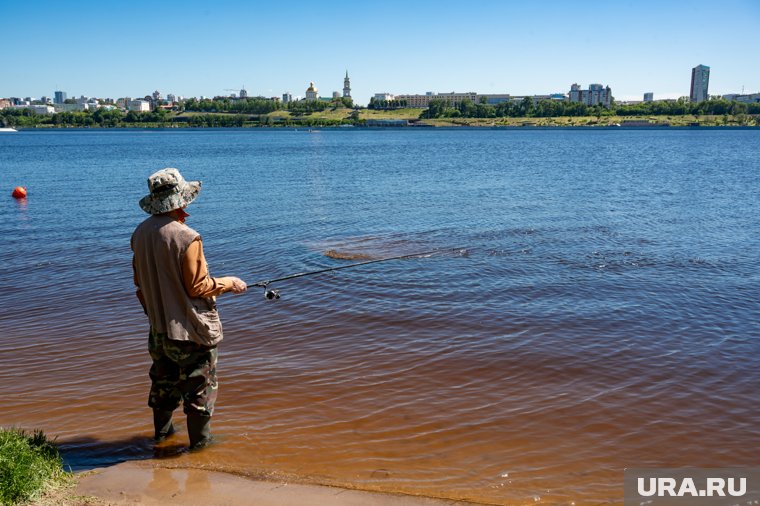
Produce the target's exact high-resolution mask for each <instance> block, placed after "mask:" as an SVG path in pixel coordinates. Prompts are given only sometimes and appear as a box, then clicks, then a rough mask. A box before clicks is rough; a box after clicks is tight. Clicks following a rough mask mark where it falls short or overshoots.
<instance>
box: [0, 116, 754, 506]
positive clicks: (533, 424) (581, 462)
mask: <svg viewBox="0 0 760 506" xmlns="http://www.w3.org/2000/svg"><path fill="white" fill-rule="evenodd" d="M759 160H760V131H758V130H729V129H721V130H707V129H703V130H696V129H694V130H677V129H657V130H626V129H567V130H565V129H557V130H529V129H526V130H434V129H429V130H428V129H420V130H417V129H400V130H360V129H335V130H328V129H325V130H321V131H312V132H307V131H293V130H284V129H282V130H192V131H184V130H183V131H173V130H166V131H118V130H104V131H103V130H101V131H98V130H92V131H21V132H19V133H15V134H13V133H11V134H2V135H0V192H2V195H4V197H3V198H2V199H0V202H2V203H1V204H0V235H1V237H2V241H0V285H1V286H2V290H1V291H0V306H2V307H3V311H2V313H0V381H2V385H3V391H4V396H3V397H4V399H5V401H4V403H5V408H4V409H3V411H2V415H0V425H3V426H9V425H16V426H22V427H26V428H29V429H33V428H39V429H43V430H44V431H45V432H46V433H47V434H49V435H51V436H55V437H57V438H58V442H59V443H61V447H62V449H63V451H64V456H65V459H66V462H67V464H68V465H70V466H71V467H72V468H73V469H88V468H92V467H97V466H103V465H109V464H112V463H115V462H119V461H123V460H131V459H156V460H160V461H161V462H159V464H160V465H165V466H176V467H203V468H209V469H217V470H223V471H228V472H233V473H238V474H242V475H246V476H253V477H269V478H290V479H297V480H300V481H305V482H311V483H325V484H334V485H342V486H348V487H355V488H362V489H370V490H383V491H398V492H405V493H411V494H421V495H430V496H437V497H445V498H455V499H470V500H474V501H479V502H484V503H492V504H536V503H539V504H571V503H575V504H578V505H580V504H598V503H605V502H609V503H621V502H622V487H623V485H622V483H623V470H624V468H626V467H674V466H679V467H680V466H695V467H743V466H751V465H756V464H757V448H758V443H759V442H760V408H758V406H760V389H758V385H760V368H758V363H757V357H758V352H759V351H760V341H759V340H758V338H760V326H759V325H758V322H760V297H759V295H760V275H759V274H758V265H760V233H759V232H760V205H759V203H760V178H759V177H758V175H759V169H760V162H759ZM163 167H178V168H179V169H180V170H181V171H182V172H183V174H184V175H185V176H186V177H187V178H188V179H201V180H203V182H204V184H203V191H202V192H201V194H200V197H199V198H198V199H197V200H196V202H194V203H193V204H192V205H191V206H190V207H189V208H188V211H189V212H190V214H191V217H190V218H189V219H188V222H187V223H188V224H189V225H190V226H191V227H193V228H195V229H196V230H198V231H199V232H200V233H201V234H202V235H203V238H204V247H205V251H206V256H207V258H208V260H209V265H210V269H211V273H212V275H217V276H221V275H238V276H240V277H242V278H243V279H245V280H247V281H248V282H254V281H257V280H263V279H271V278H275V277H279V276H283V275H288V274H292V273H297V272H303V271H310V270H317V269H323V268H327V267H332V266H341V265H346V264H348V263H350V262H351V260H350V258H356V259H365V258H383V257H385V256H395V255H404V254H410V253H416V252H420V251H429V250H438V252H437V253H435V254H432V255H428V256H425V257H421V258H415V259H408V260H398V261H392V262H386V263H377V264H372V265H367V266H364V267H359V268H355V269H346V270H341V271H336V272H332V273H328V274H323V275H318V276H310V277H304V278H300V279H298V280H293V281H288V282H282V283H279V284H275V285H274V286H275V287H276V288H280V289H281V293H282V298H281V299H279V300H276V301H267V300H265V298H264V297H263V292H262V291H261V290H259V289H251V290H249V292H248V293H246V294H244V295H239V296H233V295H231V294H228V295H224V296H222V297H221V298H220V301H219V305H220V311H221V313H222V318H223V321H224V323H225V339H224V341H223V343H222V344H221V345H220V363H219V371H218V372H219V380H220V391H219V400H218V404H217V410H216V413H215V419H214V420H215V421H214V431H215V432H216V434H217V435H218V436H219V437H220V443H219V444H217V445H216V446H213V447H211V448H209V449H208V450H206V451H204V452H200V453H197V454H188V453H186V451H185V449H186V444H187V442H186V432H185V431H184V430H183V431H182V432H181V433H180V435H179V437H177V438H174V439H173V440H172V441H171V442H170V443H169V444H167V445H164V446H162V447H161V448H158V449H156V450H154V448H153V445H152V442H151V440H150V436H151V435H152V423H151V415H150V410H149V408H148V407H147V392H148V388H149V379H148V375H147V372H148V368H149V358H148V354H147V350H146V346H147V324H146V319H145V317H144V315H143V314H142V311H141V309H140V306H139V304H138V302H137V300H136V299H135V297H134V287H133V285H132V278H131V264H130V262H131V252H130V249H129V237H130V234H131V233H132V230H133V229H134V227H135V226H136V225H137V224H138V223H139V222H140V221H141V220H143V219H144V218H145V216H146V215H145V214H144V213H143V212H142V211H141V210H140V208H139V207H138V205H137V202H138V200H139V199H140V198H141V197H142V196H143V195H145V194H146V193H147V185H146V178H147V176H148V175H149V174H151V173H152V172H154V171H155V170H158V169H160V168H163ZM18 185H26V186H28V190H29V197H28V198H27V199H26V200H24V201H16V200H14V199H12V198H11V197H10V193H11V190H12V189H13V187H15V186H18ZM328 253H329V254H328ZM331 255H332V256H338V257H347V258H349V260H346V259H342V258H331ZM181 418H182V415H181V413H178V416H177V419H178V420H181Z"/></svg>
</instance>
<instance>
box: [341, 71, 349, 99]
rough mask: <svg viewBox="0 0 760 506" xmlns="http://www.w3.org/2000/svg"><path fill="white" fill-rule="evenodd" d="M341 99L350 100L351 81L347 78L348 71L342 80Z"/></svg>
mask: <svg viewBox="0 0 760 506" xmlns="http://www.w3.org/2000/svg"><path fill="white" fill-rule="evenodd" d="M343 97H344V98H351V80H350V79H349V78H348V70H346V77H344V78H343Z"/></svg>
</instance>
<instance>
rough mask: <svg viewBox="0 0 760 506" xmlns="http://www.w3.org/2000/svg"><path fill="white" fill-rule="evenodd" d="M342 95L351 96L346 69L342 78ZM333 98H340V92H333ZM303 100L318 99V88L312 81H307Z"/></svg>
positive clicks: (349, 81)
mask: <svg viewBox="0 0 760 506" xmlns="http://www.w3.org/2000/svg"><path fill="white" fill-rule="evenodd" d="M343 97H344V98H351V80H350V79H349V77H348V71H346V77H345V78H344V79H343ZM335 98H340V93H339V92H337V91H335V92H333V99H335ZM305 100H320V98H319V90H318V89H317V87H316V86H315V85H314V81H311V82H310V83H309V87H308V88H306V98H305ZM323 100H329V99H323Z"/></svg>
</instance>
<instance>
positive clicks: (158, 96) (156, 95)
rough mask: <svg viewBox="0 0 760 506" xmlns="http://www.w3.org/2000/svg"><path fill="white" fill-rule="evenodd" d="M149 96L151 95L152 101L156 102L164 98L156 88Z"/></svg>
mask: <svg viewBox="0 0 760 506" xmlns="http://www.w3.org/2000/svg"><path fill="white" fill-rule="evenodd" d="M151 96H152V97H153V100H154V101H156V102H158V101H159V100H163V99H164V98H163V97H162V96H161V92H160V91H158V90H156V91H154V92H153V95H151Z"/></svg>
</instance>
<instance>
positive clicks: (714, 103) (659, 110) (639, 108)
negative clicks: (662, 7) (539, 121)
mask: <svg viewBox="0 0 760 506" xmlns="http://www.w3.org/2000/svg"><path fill="white" fill-rule="evenodd" d="M404 105H405V104H403V103H402V102H398V101H397V102H393V101H390V102H384V101H373V102H372V106H373V108H375V109H394V108H399V107H403V106H404ZM343 107H349V108H350V107H353V102H352V101H351V99H350V98H343V97H341V98H337V99H334V100H333V101H331V102H328V101H324V100H308V101H307V100H299V101H295V102H289V103H287V104H281V103H279V102H277V101H274V100H268V99H263V98H249V99H242V100H240V99H238V100H233V99H227V98H219V97H217V98H216V99H213V100H206V99H204V100H197V99H189V100H187V101H185V102H184V103H183V104H182V106H181V108H179V109H178V110H175V111H169V110H166V109H162V108H158V109H156V110H154V111H150V112H135V111H128V112H124V111H121V110H119V109H106V108H100V109H97V110H94V111H77V112H60V113H56V114H52V115H49V114H37V113H35V112H34V111H33V110H31V109H16V108H13V109H11V108H6V109H2V110H0V126H5V127H22V128H24V127H26V128H29V127H38V126H39V127H95V128H108V127H138V128H139V127H166V126H191V127H248V126H274V125H281V126H329V125H338V124H341V123H348V124H361V120H360V117H359V112H358V111H357V110H354V111H353V112H352V113H351V114H350V115H349V116H348V117H347V118H346V119H344V120H340V119H326V118H319V117H310V115H311V114H312V113H315V112H320V111H324V110H326V109H332V110H336V109H338V108H343ZM279 110H285V111H288V112H289V113H290V115H289V116H287V115H286V116H285V117H275V116H276V115H271V114H270V113H273V112H277V111H279ZM683 115H695V116H709V115H712V116H720V115H724V116H727V115H732V116H734V117H737V118H742V117H744V118H747V116H748V115H760V103H758V104H745V103H741V102H736V101H728V100H725V99H711V100H706V101H704V102H699V103H690V102H688V101H686V100H682V99H679V100H676V101H657V102H642V103H639V104H633V105H616V104H614V103H613V105H612V107H609V108H606V107H603V106H601V105H595V106H587V105H585V104H581V103H578V102H565V101H557V100H542V101H539V102H538V103H534V102H533V100H532V99H531V98H529V97H526V98H525V99H523V100H521V101H519V102H503V103H500V104H495V105H492V104H486V103H477V104H476V103H473V102H472V101H470V100H466V99H465V100H463V101H461V102H458V103H455V104H452V103H450V102H448V101H447V100H444V99H433V100H431V101H430V106H429V107H428V108H427V109H423V110H422V111H421V113H420V115H419V118H421V119H435V118H504V117H527V118H530V117H536V118H550V117H580V116H596V117H603V116H629V117H631V116H633V117H636V116H683Z"/></svg>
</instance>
